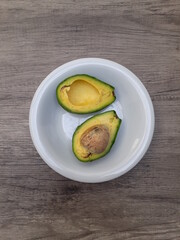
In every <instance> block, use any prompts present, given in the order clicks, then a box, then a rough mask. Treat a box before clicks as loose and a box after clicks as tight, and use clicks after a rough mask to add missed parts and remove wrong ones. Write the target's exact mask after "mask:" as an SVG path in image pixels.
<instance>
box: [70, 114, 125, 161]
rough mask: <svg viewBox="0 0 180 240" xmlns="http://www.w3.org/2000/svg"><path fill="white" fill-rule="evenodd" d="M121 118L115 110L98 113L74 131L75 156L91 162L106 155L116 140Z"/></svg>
mask: <svg viewBox="0 0 180 240" xmlns="http://www.w3.org/2000/svg"><path fill="white" fill-rule="evenodd" d="M120 124H121V119H119V118H118V116H117V114H116V112H115V111H108V112H104V113H101V114H97V115H95V116H93V117H91V118H89V119H88V120H86V121H85V122H84V123H82V124H81V125H80V126H78V127H77V129H76V130H75V132H74V135H73V139H72V149H73V152H74V154H75V156H76V157H77V158H78V159H79V160H80V161H83V162H90V161H94V160H96V159H99V158H101V157H103V156H105V155H106V154H107V153H108V152H109V151H110V149H111V147H112V145H113V144H114V142H115V139H116V136H117V133H118V130H119V127H120Z"/></svg>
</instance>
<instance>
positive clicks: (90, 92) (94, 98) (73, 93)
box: [67, 80, 100, 106]
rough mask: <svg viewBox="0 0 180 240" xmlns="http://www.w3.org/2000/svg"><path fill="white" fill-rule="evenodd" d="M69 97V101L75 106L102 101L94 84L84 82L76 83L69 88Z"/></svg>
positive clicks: (78, 81) (77, 81)
mask: <svg viewBox="0 0 180 240" xmlns="http://www.w3.org/2000/svg"><path fill="white" fill-rule="evenodd" d="M67 95H68V98H69V101H70V102H71V103H72V104H73V105H75V106H85V105H88V104H89V103H91V104H93V103H98V102H99V99H100V94H99V92H98V90H97V89H96V88H95V87H94V86H93V85H92V84H90V83H88V82H86V81H83V80H76V81H74V82H73V83H72V84H71V86H70V87H69V91H68V92H67ZM80 96H81V97H80Z"/></svg>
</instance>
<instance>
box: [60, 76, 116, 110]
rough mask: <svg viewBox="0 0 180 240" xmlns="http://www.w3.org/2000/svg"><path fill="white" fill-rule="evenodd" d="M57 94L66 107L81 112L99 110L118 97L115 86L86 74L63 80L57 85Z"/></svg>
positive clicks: (62, 104) (61, 103)
mask: <svg viewBox="0 0 180 240" xmlns="http://www.w3.org/2000/svg"><path fill="white" fill-rule="evenodd" d="M56 96H57V100H58V103H59V104H60V105H61V106H62V107H63V108H64V109H66V110H67V111H69V112H73V113H81V114H83V113H91V112H96V111H99V110H101V109H103V108H105V107H107V106H108V105H110V104H111V103H112V102H114V101H115V99H116V97H115V94H114V87H112V86H111V85H109V84H107V83H105V82H102V81H101V80H98V79H96V78H94V77H92V76H89V75H85V74H81V75H75V76H72V77H69V78H67V79H65V80H64V81H62V82H61V83H60V84H59V85H58V86H57V89H56Z"/></svg>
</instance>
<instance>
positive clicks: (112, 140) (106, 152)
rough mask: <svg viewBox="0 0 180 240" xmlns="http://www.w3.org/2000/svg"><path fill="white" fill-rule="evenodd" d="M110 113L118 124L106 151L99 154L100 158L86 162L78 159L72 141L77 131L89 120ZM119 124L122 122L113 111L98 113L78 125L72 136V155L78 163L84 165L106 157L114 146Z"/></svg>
mask: <svg viewBox="0 0 180 240" xmlns="http://www.w3.org/2000/svg"><path fill="white" fill-rule="evenodd" d="M110 112H112V113H113V114H114V117H115V118H117V119H118V124H117V125H116V131H115V134H114V136H113V137H112V136H111V144H110V146H109V148H108V149H106V150H105V151H104V153H102V154H101V156H100V157H98V158H94V159H87V160H86V161H85V160H84V159H82V158H80V157H79V156H78V155H77V154H76V151H75V141H74V137H75V135H76V133H77V131H78V130H79V129H80V128H81V127H82V125H84V124H86V123H87V122H88V121H89V120H91V119H93V118H96V117H97V116H99V115H101V116H103V115H105V114H106V113H110ZM121 123H122V120H121V119H120V118H118V116H117V114H116V112H115V111H114V110H111V111H107V112H104V113H100V114H96V115H94V116H93V117H91V118H89V119H87V120H86V121H84V122H83V123H82V124H81V125H79V126H78V127H77V128H76V130H75V132H74V134H73V137H72V150H73V153H74V155H75V156H76V158H77V159H78V160H79V161H81V162H83V163H86V162H93V161H96V160H98V159H100V158H102V157H104V156H105V155H107V154H108V153H109V152H110V150H111V148H112V146H113V144H114V143H115V141H116V137H117V134H118V131H119V128H120V126H121Z"/></svg>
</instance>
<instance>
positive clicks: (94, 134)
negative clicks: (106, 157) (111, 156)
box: [80, 124, 110, 154]
mask: <svg viewBox="0 0 180 240" xmlns="http://www.w3.org/2000/svg"><path fill="white" fill-rule="evenodd" d="M109 138H110V134H109V129H108V128H107V127H106V126H104V125H100V124H99V125H95V126H92V127H90V128H88V129H87V130H86V131H85V132H84V133H83V134H82V136H81V139H80V143H81V145H82V146H83V147H84V148H86V149H87V150H88V152H89V153H94V154H100V153H102V152H104V150H105V149H106V147H107V145H108V143H109Z"/></svg>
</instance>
